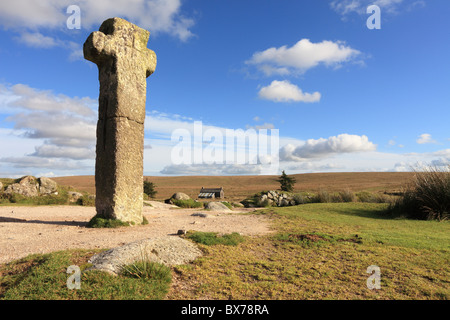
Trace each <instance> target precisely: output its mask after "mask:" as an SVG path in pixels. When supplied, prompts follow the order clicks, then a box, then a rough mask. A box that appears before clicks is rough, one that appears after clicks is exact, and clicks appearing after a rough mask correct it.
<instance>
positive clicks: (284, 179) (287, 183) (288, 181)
mask: <svg viewBox="0 0 450 320" xmlns="http://www.w3.org/2000/svg"><path fill="white" fill-rule="evenodd" d="M277 181H278V182H279V183H280V185H281V190H283V191H287V192H292V191H293V190H294V184H295V182H296V180H295V178H293V177H289V176H288V175H287V174H286V173H285V172H284V170H283V172H282V173H281V176H280V177H279V178H278V180H277Z"/></svg>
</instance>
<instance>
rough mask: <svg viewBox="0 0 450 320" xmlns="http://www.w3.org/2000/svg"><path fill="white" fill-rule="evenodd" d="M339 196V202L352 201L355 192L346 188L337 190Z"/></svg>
mask: <svg viewBox="0 0 450 320" xmlns="http://www.w3.org/2000/svg"><path fill="white" fill-rule="evenodd" d="M339 197H340V200H341V202H354V201H355V200H356V196H355V194H354V193H353V192H351V191H350V190H348V189H347V190H344V191H341V192H339Z"/></svg>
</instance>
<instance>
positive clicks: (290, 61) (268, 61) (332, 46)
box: [246, 39, 361, 75]
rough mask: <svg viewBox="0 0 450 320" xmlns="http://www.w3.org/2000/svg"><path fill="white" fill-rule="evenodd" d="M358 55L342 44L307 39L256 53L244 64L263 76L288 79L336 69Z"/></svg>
mask: <svg viewBox="0 0 450 320" xmlns="http://www.w3.org/2000/svg"><path fill="white" fill-rule="evenodd" d="M360 54H361V52H360V51H358V50H356V49H353V48H351V47H349V46H347V45H346V44H345V43H344V42H342V41H337V42H333V41H327V40H324V41H322V42H318V43H313V42H311V41H310V40H309V39H302V40H300V41H298V42H297V43H296V44H295V45H293V46H292V47H287V46H282V47H279V48H275V47H272V48H269V49H266V50H264V51H260V52H256V53H254V54H253V56H252V57H251V58H250V59H249V60H247V61H246V63H247V64H249V65H255V66H256V67H257V68H258V69H259V70H260V71H261V72H263V73H264V74H266V75H274V74H275V75H288V74H292V73H304V72H306V71H307V70H309V69H311V68H314V67H317V66H318V65H325V66H327V67H339V66H341V65H342V64H343V63H345V62H349V61H351V60H354V59H355V58H356V57H357V56H359V55H360Z"/></svg>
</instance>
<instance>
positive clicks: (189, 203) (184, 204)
mask: <svg viewBox="0 0 450 320" xmlns="http://www.w3.org/2000/svg"><path fill="white" fill-rule="evenodd" d="M172 203H173V204H174V205H176V206H178V207H181V208H203V202H199V201H195V200H194V199H187V200H176V199H172Z"/></svg>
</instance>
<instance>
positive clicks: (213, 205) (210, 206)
mask: <svg viewBox="0 0 450 320" xmlns="http://www.w3.org/2000/svg"><path fill="white" fill-rule="evenodd" d="M205 209H206V210H211V211H231V210H230V208H228V207H227V206H226V205H224V204H223V203H221V202H208V203H206V205H205Z"/></svg>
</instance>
